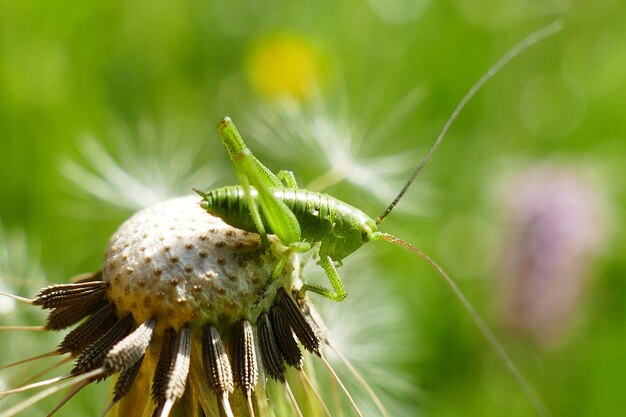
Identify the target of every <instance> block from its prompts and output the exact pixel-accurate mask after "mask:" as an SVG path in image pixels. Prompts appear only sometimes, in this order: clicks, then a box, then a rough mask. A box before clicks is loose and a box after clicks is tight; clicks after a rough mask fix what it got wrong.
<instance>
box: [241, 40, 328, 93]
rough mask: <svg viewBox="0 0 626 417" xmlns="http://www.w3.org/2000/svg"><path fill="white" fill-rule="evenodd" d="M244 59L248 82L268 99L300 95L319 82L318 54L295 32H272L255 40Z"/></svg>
mask: <svg viewBox="0 0 626 417" xmlns="http://www.w3.org/2000/svg"><path fill="white" fill-rule="evenodd" d="M247 61H248V62H247V74H248V78H249V79H250V82H251V83H252V85H253V86H254V88H255V89H256V90H257V91H258V92H259V93H260V94H261V95H263V96H264V97H266V98H269V99H280V98H295V99H304V98H306V97H307V96H309V95H310V94H311V93H312V92H313V91H314V90H315V88H316V87H317V86H318V84H319V82H320V72H321V71H320V68H321V63H322V62H321V61H322V59H321V56H320V54H319V53H318V51H317V50H316V49H315V47H314V46H313V45H312V44H311V43H310V42H308V41H307V40H306V39H304V38H303V37H301V36H298V35H295V34H284V33H283V34H275V35H271V36H268V37H265V38H262V39H260V40H258V41H257V42H256V44H255V45H253V47H252V48H251V50H250V53H249V55H248V60H247Z"/></svg>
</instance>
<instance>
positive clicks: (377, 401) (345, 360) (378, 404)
mask: <svg viewBox="0 0 626 417" xmlns="http://www.w3.org/2000/svg"><path fill="white" fill-rule="evenodd" d="M326 343H327V344H328V346H329V347H330V348H331V349H332V350H333V352H335V354H336V355H337V357H339V360H340V361H341V362H342V363H343V364H344V365H345V366H346V367H347V368H348V370H349V371H350V373H351V374H352V375H353V376H354V377H355V378H356V379H357V381H358V382H359V383H360V384H361V385H362V386H363V388H364V389H365V391H367V393H368V394H369V396H370V398H371V399H372V401H374V404H376V408H378V411H380V413H381V414H382V415H383V416H384V417H391V416H390V415H389V412H388V411H387V409H386V408H385V406H384V405H383V403H382V401H380V398H378V396H377V395H376V393H375V392H374V390H373V389H372V387H371V386H370V385H369V384H368V383H367V381H365V378H363V377H362V376H361V374H359V372H358V371H357V370H356V368H355V367H354V366H353V365H352V364H351V363H350V361H349V360H348V358H346V357H345V356H344V354H343V353H341V351H340V350H339V349H337V348H336V347H335V346H333V345H332V344H330V342H328V341H327V342H326Z"/></svg>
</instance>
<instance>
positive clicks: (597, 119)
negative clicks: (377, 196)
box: [0, 0, 626, 417]
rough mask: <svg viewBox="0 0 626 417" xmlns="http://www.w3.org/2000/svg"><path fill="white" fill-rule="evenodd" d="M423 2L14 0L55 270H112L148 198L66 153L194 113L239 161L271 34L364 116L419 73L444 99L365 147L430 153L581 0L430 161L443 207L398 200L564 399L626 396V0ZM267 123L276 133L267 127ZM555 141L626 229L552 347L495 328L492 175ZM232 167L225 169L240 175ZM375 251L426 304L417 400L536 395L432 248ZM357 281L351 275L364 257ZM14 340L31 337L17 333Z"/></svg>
mask: <svg viewBox="0 0 626 417" xmlns="http://www.w3.org/2000/svg"><path fill="white" fill-rule="evenodd" d="M421 3H423V9H421V10H420V7H417V6H416V5H415V4H413V2H408V1H406V2H404V1H402V0H396V1H393V2H391V3H389V4H387V7H382V6H381V4H383V2H381V1H378V0H370V1H369V2H357V1H349V2H343V3H341V4H337V2H330V1H319V2H316V3H315V4H301V3H291V2H282V1H269V2H263V4H260V3H258V2H252V1H243V2H232V1H225V0H217V1H212V2H201V1H182V2H175V3H172V2H165V1H151V2H148V1H128V2H122V1H111V2H106V3H75V2H68V1H57V2H43V1H33V2H19V1H3V2H0V27H1V29H0V33H1V36H0V91H1V92H2V94H0V126H1V131H0V145H1V147H0V178H1V179H2V181H0V195H1V196H2V197H1V200H0V219H1V221H2V223H3V225H4V227H5V229H7V230H23V231H25V233H26V235H27V236H28V238H29V240H30V241H31V242H32V244H33V245H34V246H33V247H37V246H39V247H40V248H41V250H40V252H41V263H42V265H43V268H44V270H45V271H46V272H47V277H48V279H49V280H50V281H54V282H64V281H65V280H66V279H67V278H68V277H70V276H72V275H75V274H78V273H82V272H85V271H88V270H95V269H97V268H98V267H99V261H100V259H101V256H102V252H103V248H104V246H105V244H106V242H107V240H108V238H109V236H110V235H111V233H112V232H113V231H114V230H115V228H116V227H117V225H118V224H119V223H121V221H123V220H124V218H126V217H127V216H128V214H129V212H127V211H126V212H124V211H120V210H119V209H114V208H112V207H111V206H110V205H107V204H101V203H99V202H95V201H93V199H90V198H89V197H86V196H85V195H84V194H80V193H78V192H77V190H76V187H75V186H74V185H73V184H72V183H70V182H69V181H68V180H67V179H66V178H65V177H64V176H63V175H62V173H61V172H60V170H59V167H60V164H61V162H62V161H63V160H64V158H68V157H69V158H72V159H76V160H81V156H80V154H79V145H80V143H81V138H82V137H84V136H85V135H86V134H90V135H93V136H95V137H96V138H98V140H99V141H100V142H101V143H103V145H104V146H105V147H106V148H108V149H110V150H111V151H112V152H115V149H116V148H115V146H116V140H118V138H117V137H116V130H117V129H118V128H119V127H120V126H121V127H122V128H126V129H129V130H130V131H131V132H136V133H137V135H139V131H140V129H138V128H137V127H138V126H140V125H141V124H142V123H148V124H151V125H153V126H155V128H156V129H157V130H159V129H163V130H167V131H168V132H169V131H170V130H168V129H169V127H171V126H178V127H179V129H180V132H181V133H184V134H183V135H182V138H181V139H180V146H181V147H184V146H185V137H186V136H185V135H190V136H194V137H196V138H198V137H199V138H206V145H205V146H204V147H203V148H202V149H201V150H200V152H199V159H200V160H203V161H205V163H206V164H215V165H217V166H226V165H225V164H226V161H225V159H226V158H225V155H224V153H223V151H222V150H221V149H220V146H219V143H218V141H217V140H216V133H215V131H214V127H213V126H214V123H215V122H216V121H217V120H218V119H219V118H220V117H221V116H223V115H225V114H229V115H231V116H232V117H233V119H234V120H245V121H246V123H247V124H248V130H252V127H253V124H254V120H253V119H252V117H251V115H254V114H256V113H255V112H256V111H257V110H258V108H259V106H263V105H264V98H263V96H261V95H259V94H257V93H256V92H255V89H254V86H252V85H251V84H250V82H249V80H248V78H247V76H246V71H247V69H246V65H247V63H248V62H249V57H250V54H251V51H252V50H253V48H254V46H255V45H256V44H257V43H258V42H259V40H260V39H264V38H265V37H267V36H270V35H273V34H277V33H289V34H293V35H294V36H297V37H300V38H301V39H304V40H305V41H306V42H307V43H308V44H310V45H312V47H313V48H314V49H315V50H316V51H317V53H319V56H320V57H321V58H320V59H321V60H322V61H321V62H322V65H323V68H322V69H321V70H320V71H321V72H320V74H321V77H322V78H323V80H322V86H323V87H322V90H321V91H322V93H321V94H322V96H324V97H329V98H330V99H328V103H327V105H328V106H329V107H331V108H332V106H337V107H341V105H342V104H345V106H346V107H347V108H348V111H347V113H348V114H347V118H348V120H349V122H350V123H349V125H350V126H351V127H353V128H354V129H355V131H356V130H358V131H360V132H362V131H367V130H368V129H370V128H374V127H376V126H379V125H380V124H381V123H383V122H384V119H385V111H386V110H387V109H389V108H392V107H393V105H394V104H396V103H398V102H399V101H400V100H402V99H403V98H404V97H405V96H406V94H407V92H408V91H410V90H412V89H414V88H421V89H423V90H424V91H425V94H426V95H425V99H424V100H423V102H422V103H421V104H420V105H419V106H418V107H416V108H415V109H414V110H413V111H412V112H411V113H410V115H409V117H406V118H404V119H402V120H401V121H400V122H399V123H398V126H397V127H396V128H395V130H394V133H393V136H392V137H390V138H388V139H387V140H385V141H384V142H372V143H366V146H365V147H364V149H362V152H363V154H364V155H365V156H376V155H379V154H394V153H399V152H403V151H407V150H410V151H412V152H413V154H414V155H415V158H416V160H417V158H418V157H419V156H420V155H421V154H422V153H423V151H424V149H425V148H426V146H428V145H429V144H430V142H431V141H432V138H433V137H434V136H435V134H436V132H437V130H438V129H439V128H440V126H441V125H442V124H443V121H444V120H445V118H446V117H447V116H448V115H449V113H450V112H451V110H452V109H453V107H454V106H455V105H456V103H457V102H458V100H459V99H460V98H461V96H462V95H463V94H464V93H465V91H466V90H467V88H468V87H469V86H470V85H471V84H472V83H473V82H474V80H476V79H477V78H478V76H479V75H480V74H482V72H483V71H485V70H486V69H487V68H488V67H489V66H490V65H491V64H492V63H493V62H494V61H495V60H496V59H497V58H498V57H499V56H500V55H501V54H502V53H503V52H504V51H505V50H507V49H508V48H509V47H510V46H511V45H513V44H514V43H515V42H516V41H517V40H519V39H521V38H522V37H524V36H525V35H527V34H528V33H530V32H532V31H533V30H535V29H537V28H539V27H540V26H542V25H544V24H546V23H547V22H549V21H551V20H553V19H555V18H558V17H563V18H564V19H565V22H566V28H565V29H564V30H563V31H562V32H561V33H559V34H557V35H556V36H554V37H552V38H550V39H549V40H547V41H544V42H542V43H541V44H539V45H538V46H535V47H534V48H533V49H532V50H530V51H528V52H526V53H524V54H523V56H521V57H519V58H517V59H516V60H515V61H514V62H513V63H512V64H511V65H510V66H508V67H507V68H506V69H505V70H504V71H502V73H500V74H499V75H498V76H497V77H496V78H495V79H494V80H493V81H492V82H491V83H490V84H489V85H488V86H487V87H486V88H485V89H484V90H483V91H482V92H481V93H480V94H479V95H478V96H477V97H476V98H475V100H474V101H473V102H472V103H471V104H470V106H469V107H468V108H467V110H466V111H465V112H464V113H463V115H462V116H461V117H460V118H459V120H458V121H457V123H456V124H455V125H454V127H453V129H452V130H451V131H450V134H449V135H448V137H447V138H446V141H445V142H444V144H443V146H442V147H441V148H440V149H439V151H438V152H437V154H436V155H435V157H434V158H433V160H432V161H431V162H430V164H429V165H428V167H427V169H426V170H425V171H424V174H423V176H422V177H421V179H420V180H419V181H420V183H422V184H427V185H428V186H429V187H430V188H431V189H432V190H434V191H433V192H432V193H431V194H432V196H431V197H432V199H431V200H429V201H426V202H425V203H424V204H425V205H427V206H429V207H432V210H431V211H430V212H429V215H428V216H426V217H413V216H408V215H406V214H404V213H400V212H399V213H394V214H393V215H392V216H391V217H390V218H389V220H387V221H386V223H385V224H384V229H385V230H387V231H390V232H391V233H396V234H398V235H399V236H401V237H403V238H406V239H407V240H409V241H411V242H413V243H415V244H416V245H417V246H419V247H420V248H422V249H423V250H425V251H426V252H427V253H429V254H431V255H432V256H433V257H434V258H435V259H438V260H440V262H441V264H442V265H443V266H444V267H445V268H448V269H449V270H450V271H451V272H452V273H453V275H454V277H455V278H456V279H457V280H458V281H459V283H460V285H461V287H462V288H463V289H464V291H466V293H467V294H468V296H469V298H470V299H471V300H473V301H474V302H475V304H476V305H477V306H478V309H479V310H480V311H481V312H482V313H483V314H484V315H485V316H486V317H487V321H488V322H489V323H492V324H493V326H494V327H495V328H496V329H497V333H499V334H501V338H502V340H503V341H504V345H505V346H506V347H507V348H508V349H509V350H510V352H511V355H512V356H513V358H514V359H515V361H516V362H517V364H518V365H519V367H520V368H521V369H522V370H523V371H524V373H525V374H527V376H528V378H529V380H530V382H531V383H532V384H533V385H534V386H535V388H536V389H537V390H538V391H539V393H540V394H541V395H542V397H543V398H544V399H545V401H546V403H547V405H548V407H549V409H551V410H552V412H553V414H554V415H555V416H557V415H568V416H571V417H575V416H588V415H618V414H620V411H619V410H622V409H623V402H622V400H621V398H620V395H619V393H621V392H623V391H624V390H626V377H624V375H626V361H624V358H623V354H624V349H623V346H624V344H625V343H626V333H625V330H624V329H626V326H624V324H625V317H626V311H625V309H624V304H625V303H624V298H625V296H626V286H625V285H624V284H623V282H624V280H623V277H624V272H625V271H626V255H625V254H626V250H625V249H626V247H625V242H624V239H623V237H622V234H621V233H620V231H621V230H622V229H623V221H624V219H623V217H624V210H623V207H624V203H625V200H626V195H625V193H624V191H625V190H624V182H623V181H622V180H621V178H624V175H625V174H626V172H625V170H626V168H625V167H626V165H625V164H624V161H625V160H626V141H625V140H624V133H623V132H625V131H626V126H625V124H626V119H625V118H624V117H623V115H624V112H625V111H626V102H625V101H624V97H625V96H626V70H625V68H626V43H625V42H624V39H626V29H625V28H624V25H623V22H624V21H625V19H626V7H624V5H623V4H622V3H621V2H619V1H616V0H599V1H596V2H594V3H593V5H591V4H590V3H589V2H584V1H573V0H572V1H566V0H559V1H554V2H538V1H529V2H524V1H521V0H520V1H516V2H505V3H503V2H498V1H490V2H487V3H485V2H482V1H481V2H479V1H462V0H458V1H442V2H428V1H427V0H423V1H422V2H421ZM416 4H417V3H416ZM505 4H506V5H505ZM398 21H399V23H398ZM166 128H168V129H166ZM275 129H276V130H277V131H278V132H280V130H281V126H275ZM244 133H245V129H244ZM355 139H356V138H355ZM136 140H137V141H138V142H141V137H137V138H136ZM249 142H250V143H251V146H253V147H255V148H256V147H257V146H255V143H254V141H253V138H250V139H249ZM294 146H298V144H297V142H294ZM258 153H259V155H260V159H262V160H263V161H268V165H270V166H271V167H276V168H290V169H293V170H294V171H296V175H297V177H298V178H299V181H300V183H301V184H306V183H307V182H308V181H310V180H312V179H313V178H314V177H315V176H316V175H319V174H320V173H321V171H322V168H319V170H318V169H317V167H316V166H311V165H308V166H307V165H306V164H304V165H303V166H294V165H293V162H292V161H285V160H279V159H276V158H274V157H273V156H274V154H273V153H272V152H268V151H267V149H266V150H265V152H263V148H262V147H261V150H260V151H259V152H258ZM303 159H306V158H303ZM546 159H548V160H560V161H566V162H568V163H570V164H574V165H576V166H581V167H584V168H585V169H589V170H591V171H593V172H594V174H595V175H596V176H597V177H599V178H600V179H601V180H602V182H603V184H604V186H605V187H606V192H607V195H608V199H609V203H610V205H611V208H612V211H611V216H610V218H609V230H610V236H609V244H608V245H607V247H606V249H605V251H604V252H603V253H602V256H600V257H599V258H598V259H597V260H596V262H595V263H594V268H593V277H592V279H591V280H590V284H589V285H588V286H587V288H586V291H585V296H584V298H583V299H582V300H581V301H580V305H579V309H578V312H577V314H576V317H574V323H573V325H572V328H571V330H570V331H569V332H568V333H567V335H566V336H565V337H564V338H563V340H561V341H560V342H559V343H558V344H556V345H555V346H552V347H549V348H542V347H540V346H536V345H534V344H533V343H531V342H528V341H523V340H520V339H516V338H515V337H513V336H511V335H509V334H506V333H504V332H503V331H501V330H499V329H498V328H497V324H498V317H497V313H498V312H497V308H496V306H497V297H498V291H497V284H496V283H494V281H493V279H494V278H493V276H492V275H493V274H492V272H493V269H492V267H493V263H494V258H496V257H497V250H498V247H499V239H500V235H501V231H500V226H501V224H500V223H499V222H498V220H497V219H498V218H499V216H500V214H499V211H498V210H499V207H498V204H496V203H495V202H494V201H493V193H492V190H493V187H494V184H495V180H496V178H495V177H497V176H498V174H499V172H501V171H502V170H503V169H505V168H506V167H507V166H509V165H511V164H513V165H515V164H518V165H524V164H527V163H531V162H533V161H543V160H546ZM190 163H191V161H190ZM411 168H412V167H410V166H407V167H406V173H407V174H408V172H409V171H410V169H411ZM225 171H226V172H230V171H228V170H225ZM226 175H230V177H228V176H226ZM226 175H225V176H224V178H220V179H219V181H220V183H221V182H223V183H224V184H228V183H234V176H233V175H231V174H226ZM212 180H213V179H207V184H210V183H211V182H212ZM198 186H199V187H202V186H203V184H198ZM181 192H184V190H183V191H181ZM330 192H332V193H334V194H335V195H337V196H338V197H340V198H341V199H344V200H347V201H350V202H352V203H354V204H355V205H357V206H359V207H362V208H364V209H365V211H366V212H368V213H370V214H371V215H376V214H378V212H379V211H381V210H382V207H380V204H378V203H377V202H376V201H375V200H372V199H370V198H367V195H366V194H364V193H363V192H362V191H360V192H357V191H354V188H353V187H351V186H350V185H346V184H339V185H338V186H335V187H333V188H331V189H330ZM373 192H376V190H373ZM364 250H367V251H369V252H368V253H370V254H371V255H372V256H374V255H378V256H376V258H375V259H374V260H375V261H376V262H378V263H379V265H380V268H381V269H383V270H386V271H387V273H386V274H385V276H384V277H381V278H380V279H381V280H385V281H388V282H389V283H390V285H391V286H392V287H394V288H396V289H400V290H402V291H401V295H400V296H399V297H400V299H399V300H398V302H399V303H402V304H404V305H406V306H407V309H408V311H410V314H409V317H407V319H406V321H405V323H403V325H404V326H406V328H407V331H411V329H419V333H418V336H419V339H418V343H419V345H420V346H419V347H417V350H418V351H419V352H420V353H419V355H418V356H416V357H415V358H414V361H413V363H412V364H411V368H410V373H411V374H413V375H415V381H416V382H417V383H418V385H419V388H420V390H421V391H422V393H423V394H422V395H421V396H420V397H419V398H409V399H407V402H408V403H409V404H411V405H412V406H413V409H415V410H417V409H422V410H424V411H425V414H427V415H431V416H448V415H450V416H451V415H460V414H461V413H462V414H463V415H466V416H473V415H476V416H489V415H494V416H495V415H502V413H504V412H506V413H507V414H508V415H509V416H511V417H512V416H525V415H530V414H531V412H530V410H529V408H528V405H527V403H526V402H525V400H524V399H523V397H522V395H521V393H520V392H519V389H518V388H517V387H516V386H515V385H514V383H513V382H512V380H511V378H510V377H509V376H508V375H507V374H506V372H505V371H504V370H503V368H502V366H501V365H500V364H499V363H498V362H497V361H496V358H495V355H494V354H493V352H491V351H490V350H489V348H488V347H487V346H486V344H485V343H484V341H483V339H482V338H481V336H480V334H479V333H478V331H477V330H476V329H475V328H474V327H473V325H472V323H471V321H470V320H469V319H468V317H467V316H466V314H465V313H464V312H463V311H462V310H461V309H460V308H457V307H456V306H453V307H450V308H449V307H448V305H449V304H453V303H455V301H453V300H452V295H451V294H450V293H449V292H448V291H447V290H446V289H445V288H444V287H443V286H442V285H441V284H440V282H438V280H437V279H436V278H435V277H434V276H433V274H432V273H431V272H430V271H429V270H427V268H426V267H424V266H423V265H421V264H420V263H419V262H416V261H415V260H414V259H412V258H411V257H410V256H409V255H407V254H405V253H403V252H402V251H400V250H399V249H397V248H388V247H386V246H384V245H382V244H376V245H375V246H374V247H371V248H366V249H364ZM363 267H364V268H367V265H363ZM345 282H346V284H347V285H348V287H349V286H350V277H345ZM25 292H28V290H25ZM30 293H31V294H32V290H31V291H30ZM374 299H375V298H374ZM10 320H11V318H10V317H6V319H5V318H3V322H5V321H6V322H7V324H8V323H9V322H10ZM416 331H417V330H416ZM31 340H33V339H31ZM2 344H3V345H4V347H3V349H7V348H9V347H11V349H14V347H13V346H12V345H11V343H10V342H8V341H6V340H5V341H4V342H2ZM33 353H34V352H33ZM89 402H90V400H89V399H88V396H86V395H83V396H81V397H80V398H79V400H78V401H75V402H74V403H77V405H71V407H75V408H74V410H81V407H83V408H82V410H84V409H89V408H90V407H94V405H93V404H89ZM104 402H105V400H104V399H102V401H101V404H102V405H104ZM81 404H82V405H81ZM96 409H100V408H99V407H96Z"/></svg>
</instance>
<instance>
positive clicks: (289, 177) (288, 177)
mask: <svg viewBox="0 0 626 417" xmlns="http://www.w3.org/2000/svg"><path fill="white" fill-rule="evenodd" d="M278 178H279V179H280V180H281V181H282V182H283V184H285V187H287V188H295V189H296V190H297V189H298V182H297V181H296V177H295V176H294V175H293V172H292V171H286V170H282V171H278Z"/></svg>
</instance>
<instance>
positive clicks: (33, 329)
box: [0, 326, 48, 332]
mask: <svg viewBox="0 0 626 417" xmlns="http://www.w3.org/2000/svg"><path fill="white" fill-rule="evenodd" d="M2 330H7V331H9V330H24V331H29V332H45V331H46V330H48V329H46V328H45V327H44V326H0V331H2Z"/></svg>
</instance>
